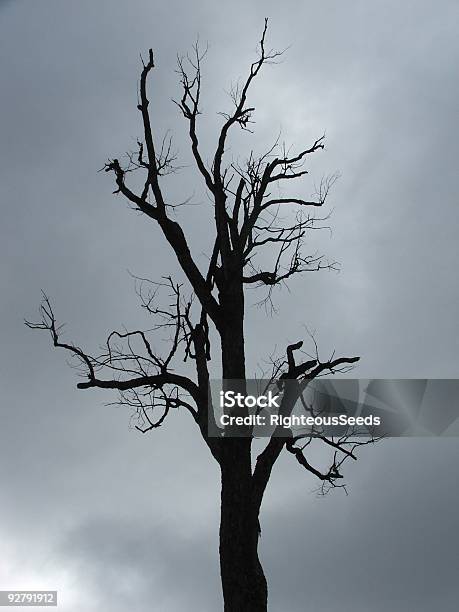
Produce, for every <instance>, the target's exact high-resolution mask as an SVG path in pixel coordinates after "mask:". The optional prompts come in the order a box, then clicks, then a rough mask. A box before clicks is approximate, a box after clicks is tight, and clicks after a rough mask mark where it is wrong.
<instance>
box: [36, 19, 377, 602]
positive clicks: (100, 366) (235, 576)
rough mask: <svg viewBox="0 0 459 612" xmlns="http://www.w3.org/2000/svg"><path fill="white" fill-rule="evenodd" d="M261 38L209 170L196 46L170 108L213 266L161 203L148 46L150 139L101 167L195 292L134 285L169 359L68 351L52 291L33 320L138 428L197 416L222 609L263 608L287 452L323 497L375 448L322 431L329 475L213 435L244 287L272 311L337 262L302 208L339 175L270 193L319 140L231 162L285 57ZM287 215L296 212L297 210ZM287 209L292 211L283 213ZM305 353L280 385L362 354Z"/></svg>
mask: <svg viewBox="0 0 459 612" xmlns="http://www.w3.org/2000/svg"><path fill="white" fill-rule="evenodd" d="M266 32H267V20H265V24H264V29H263V33H262V36H261V40H260V42H259V51H258V53H259V54H258V57H257V59H256V60H255V61H254V62H253V63H252V64H251V66H250V69H249V72H248V76H247V77H246V79H245V81H244V82H243V83H242V84H241V85H239V86H235V87H234V88H233V89H232V91H231V97H232V102H233V109H232V112H229V113H227V114H223V122H222V127H221V130H220V132H219V134H218V142H217V146H216V149H215V153H214V155H213V161H212V163H211V164H210V165H209V164H207V163H206V161H205V159H204V157H203V155H202V153H201V149H200V143H199V139H198V129H197V127H198V126H197V120H198V115H199V114H200V99H201V74H202V73H201V62H202V60H203V57H204V53H201V51H200V49H199V46H198V45H196V46H195V47H194V49H193V53H192V54H191V55H189V56H187V57H186V58H183V59H179V61H178V73H179V76H180V82H181V98H180V99H179V100H177V101H176V102H175V103H176V104H177V106H178V108H179V109H180V112H181V114H182V115H183V118H184V119H185V121H186V123H187V128H188V133H189V139H190V143H191V151H192V155H193V159H194V163H195V168H196V171H197V176H198V177H199V178H200V180H202V181H203V182H204V184H205V187H206V190H207V192H208V194H209V195H210V198H211V200H212V203H213V209H214V215H215V225H213V224H212V223H211V224H210V226H209V231H210V230H211V229H212V231H214V233H215V240H214V247H213V251H212V254H211V256H210V259H209V264H208V268H207V270H206V271H205V272H203V271H202V270H201V269H200V268H199V267H198V265H197V263H196V260H195V258H193V255H192V253H191V250H190V247H189V242H188V239H187V237H186V234H185V229H184V227H182V226H181V225H180V223H179V222H177V220H176V218H175V217H174V216H173V215H172V214H171V213H172V209H173V205H172V206H171V205H170V204H168V203H167V199H166V198H165V196H164V193H163V185H162V177H163V176H164V175H166V174H169V173H170V172H172V171H174V162H175V154H174V153H173V150H172V146H171V141H170V139H167V138H166V139H164V140H163V141H162V143H161V144H159V146H157V144H156V142H155V139H154V136H153V129H152V115H151V113H150V104H149V98H148V93H147V82H148V80H149V77H150V75H151V73H152V71H153V68H154V66H155V64H154V57H153V52H152V50H150V51H149V55H148V61H146V62H144V63H143V69H142V71H141V76H140V83H139V92H138V95H139V103H138V110H139V111H140V113H141V117H142V124H143V132H144V136H143V139H142V141H139V142H138V149H137V150H136V151H135V153H134V154H130V155H129V156H128V160H129V161H128V162H127V163H126V164H122V163H121V162H120V161H119V160H118V159H111V160H109V161H108V162H107V164H106V165H105V171H106V172H108V173H112V174H113V176H114V180H115V182H116V186H117V187H116V191H115V193H118V194H121V195H122V196H124V198H125V199H126V200H127V201H128V202H129V203H130V205H131V206H132V207H133V208H134V209H135V210H137V211H140V212H141V213H143V214H144V215H145V217H146V218H147V219H148V220H151V221H152V222H153V224H154V225H156V226H157V227H158V228H159V232H160V233H161V234H162V235H163V237H164V238H165V239H166V241H167V242H168V243H169V245H170V247H171V248H172V251H173V252H174V254H175V257H176V259H177V262H178V264H179V265H180V268H181V270H182V272H183V273H184V275H185V277H186V280H187V282H188V284H189V289H188V291H189V294H188V295H187V294H186V292H185V291H184V288H183V285H181V284H179V283H178V282H175V281H174V280H173V279H172V278H171V277H167V278H163V279H162V280H161V281H159V282H157V283H155V282H153V281H150V280H141V281H140V282H139V285H137V287H138V294H139V296H140V298H141V301H142V305H143V306H144V307H145V308H146V309H147V311H148V312H149V313H150V314H151V315H152V316H154V317H156V318H157V325H156V326H155V330H156V331H157V332H160V330H161V329H166V330H168V331H169V333H170V334H169V337H170V343H169V346H168V350H167V352H166V354H164V355H161V354H158V353H157V352H155V350H154V349H153V344H152V342H151V340H150V338H151V333H152V332H151V330H150V331H148V332H147V331H142V330H133V331H125V332H122V333H121V332H116V331H114V332H112V333H111V334H110V335H109V337H108V339H107V341H106V345H105V348H104V350H103V351H102V353H101V354H99V355H97V356H93V355H90V354H88V353H87V352H86V351H84V350H83V349H81V348H79V347H78V346H77V345H74V344H71V343H65V342H63V341H62V340H61V333H60V326H59V325H58V323H57V321H56V318H55V315H54V312H53V308H52V306H51V303H50V300H49V299H48V298H47V297H46V295H44V298H43V301H42V304H41V307H40V310H41V320H40V321H39V322H36V323H33V322H28V321H26V324H27V325H28V326H29V327H31V328H34V329H44V330H48V331H49V332H50V334H51V338H52V342H53V344H54V346H55V347H58V348H63V349H65V350H66V351H68V352H70V353H71V354H72V355H73V356H74V357H76V359H77V360H78V361H79V363H80V365H81V366H82V369H83V370H84V374H85V380H84V381H83V382H79V383H78V385H77V386H78V388H79V389H90V388H93V387H98V388H103V389H116V390H118V391H119V393H120V402H121V403H123V404H126V405H128V406H132V407H133V408H134V409H135V411H136V414H137V415H138V417H139V422H138V424H137V428H138V429H140V430H141V431H142V432H147V431H150V430H153V429H156V428H158V427H160V426H161V424H162V423H163V422H164V420H165V419H166V418H167V416H168V413H169V411H170V410H171V409H172V408H177V407H180V408H183V409H185V410H186V411H188V412H189V413H190V414H191V416H192V418H193V419H194V421H195V423H196V425H197V428H198V430H199V431H200V434H201V436H202V439H203V440H204V442H205V444H206V445H207V447H208V449H209V451H210V453H211V455H212V456H213V458H214V459H215V461H216V462H217V463H218V465H219V468H220V472H221V522H220V544H219V553H220V570H221V579H222V587H223V598H224V609H225V611H227V612H242V611H243V612H247V611H251V612H262V611H266V610H267V592H268V591H267V583H266V579H265V575H264V572H263V569H262V566H261V564H260V560H259V556H258V541H259V535H260V534H259V514H260V507H261V503H262V500H263V495H264V493H265V490H266V487H267V485H268V482H269V480H270V476H271V472H272V469H273V466H274V464H275V463H276V460H277V459H278V457H279V455H280V454H281V452H283V451H286V452H288V453H291V454H292V455H293V457H294V458H295V459H296V460H297V462H298V463H299V464H300V465H301V466H302V467H303V468H305V469H306V470H307V471H308V472H310V473H312V474H313V475H314V477H316V478H317V479H319V481H320V485H321V487H322V491H323V492H325V491H327V490H328V489H329V488H332V487H339V486H343V485H342V484H341V483H342V480H341V479H342V473H341V467H342V464H343V462H344V461H346V460H347V459H349V458H352V459H355V458H356V456H355V453H354V451H355V449H356V447H358V446H360V445H362V444H365V443H368V442H369V441H370V440H368V441H365V442H364V441H362V440H361V439H360V440H358V439H355V438H352V437H349V436H344V437H341V438H338V439H336V438H332V437H327V436H325V435H321V434H320V433H316V434H315V436H314V439H316V440H320V441H321V442H323V443H324V444H326V445H327V447H328V448H330V449H331V450H332V452H333V455H332V458H331V464H330V466H329V467H328V469H326V470H324V471H322V470H320V469H318V468H317V467H314V466H313V465H312V464H311V463H310V459H307V458H306V456H305V450H307V449H306V447H307V445H308V443H309V442H310V441H311V439H312V437H310V438H309V439H306V440H304V439H303V440H301V441H300V440H299V439H298V438H293V437H290V438H288V437H287V438H286V437H275V436H273V437H271V438H270V439H269V440H268V441H267V443H266V446H265V448H264V450H263V451H262V452H261V453H260V454H259V455H258V457H257V458H256V459H255V460H254V462H253V465H252V457H251V450H252V442H253V440H252V438H251V437H250V436H249V437H234V438H230V437H228V438H218V437H212V436H210V435H209V431H208V422H209V418H212V415H210V414H209V410H208V387H209V361H210V359H211V357H212V358H214V353H219V354H220V357H221V376H222V378H223V379H231V380H233V379H237V380H240V381H244V380H246V365H245V343H246V332H245V329H244V310H245V301H244V294H245V290H246V288H247V286H249V285H250V286H255V287H260V288H262V287H265V288H266V289H265V291H267V294H266V295H265V297H264V298H263V299H265V300H266V301H267V303H270V300H271V291H272V289H273V287H275V286H276V285H279V284H282V283H284V282H285V281H286V280H287V279H289V278H290V277H293V276H295V275H298V274H301V273H303V272H310V271H318V270H321V269H323V268H333V267H334V264H333V263H330V262H327V260H326V259H325V258H324V257H323V256H321V255H317V254H314V255H308V254H305V253H304V252H303V248H304V237H305V235H306V234H307V232H308V230H309V229H312V228H313V227H314V226H315V225H314V224H315V223H317V219H316V218H315V217H314V216H313V215H312V214H310V213H308V214H307V213H306V212H305V211H310V210H311V209H314V208H317V207H319V208H320V207H322V206H323V205H324V203H325V201H326V198H327V195H328V192H329V189H330V187H331V185H332V183H333V180H334V178H333V177H331V178H328V179H324V180H323V181H322V182H321V184H320V186H319V188H318V189H317V194H316V197H314V198H312V199H303V198H302V197H290V196H285V197H279V196H278V195H273V193H274V192H275V193H279V191H276V190H275V189H273V187H275V186H278V185H287V184H288V185H289V187H290V185H291V184H293V183H294V182H295V181H297V180H298V179H302V178H304V177H305V176H306V175H307V170H306V167H305V165H306V162H307V161H308V160H309V158H310V157H311V156H313V155H314V154H315V153H317V152H318V151H320V150H322V149H323V148H324V137H323V136H321V137H320V138H317V140H315V142H313V143H312V144H311V145H309V146H307V147H304V148H302V149H300V150H297V151H296V152H294V153H291V152H290V151H289V149H287V148H286V147H285V146H284V145H281V144H280V143H279V141H278V140H277V141H276V142H275V144H274V145H273V146H272V147H271V148H270V149H269V150H268V151H267V152H265V153H264V154H263V155H261V156H256V155H255V154H254V153H253V152H252V153H250V154H249V156H248V158H247V159H246V161H245V162H238V163H234V162H226V160H225V149H226V148H227V144H228V139H229V136H230V133H231V132H232V130H233V129H234V128H241V129H242V130H248V129H249V126H250V125H251V124H252V123H253V121H252V118H253V113H254V110H255V109H254V108H253V107H251V106H249V104H248V94H249V90H250V87H251V85H252V83H253V81H254V80H255V79H256V77H257V76H258V74H259V73H260V71H261V69H262V67H263V66H264V65H265V64H267V63H270V62H273V61H275V60H276V58H278V57H279V55H280V53H279V52H276V51H269V50H267V48H266ZM133 171H137V172H138V173H139V174H140V173H143V178H142V187H141V188H140V189H139V190H135V188H134V187H132V186H129V182H128V178H129V173H130V172H133ZM292 208H294V210H295V211H296V212H295V213H294V214H292ZM287 210H288V214H284V212H285V211H287ZM265 253H269V254H271V255H272V254H273V253H274V256H273V265H272V267H271V268H270V269H266V268H265V267H264V266H263V264H262V263H257V262H261V261H266V258H263V257H261V256H260V255H261V254H265ZM163 290H164V291H166V293H167V295H168V297H169V298H171V299H170V300H169V302H170V303H169V304H168V305H167V306H164V307H162V306H161V305H158V297H159V295H160V293H161V291H163ZM190 295H191V297H190ZM212 338H214V339H215V338H219V343H220V346H218V344H217V348H215V347H213V346H212V347H211V344H212V343H213V340H212ZM301 347H302V342H298V343H296V344H291V345H289V346H288V347H287V348H286V351H285V356H284V357H280V358H278V359H274V360H273V362H272V373H271V374H272V376H273V377H276V376H277V377H278V378H286V379H296V380H298V381H302V382H303V383H307V382H308V381H310V380H312V379H314V378H316V377H318V376H321V375H324V374H327V373H329V374H331V373H335V372H343V371H347V370H348V369H349V368H351V367H352V364H354V363H355V362H357V361H358V359H359V358H358V357H340V358H335V357H334V356H332V357H331V358H330V359H328V360H326V361H321V360H320V358H319V353H318V351H316V354H315V356H314V357H313V358H309V359H308V360H306V361H303V360H301V359H299V358H298V356H301V355H302V354H303V352H302V351H301ZM211 348H212V352H211ZM316 348H317V347H316ZM178 358H180V359H178ZM184 360H185V361H189V362H191V363H192V364H193V370H194V374H193V375H192V376H188V375H185V374H183V373H182V374H180V373H178V372H179V367H180V361H181V362H182V363H183V361H184ZM182 371H183V370H182Z"/></svg>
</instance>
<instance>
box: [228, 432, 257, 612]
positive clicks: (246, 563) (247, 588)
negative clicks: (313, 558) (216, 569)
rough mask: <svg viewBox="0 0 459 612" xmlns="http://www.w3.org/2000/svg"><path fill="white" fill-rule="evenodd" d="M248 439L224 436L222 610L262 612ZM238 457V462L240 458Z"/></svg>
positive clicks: (255, 512)
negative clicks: (247, 457) (247, 458)
mask: <svg viewBox="0 0 459 612" xmlns="http://www.w3.org/2000/svg"><path fill="white" fill-rule="evenodd" d="M249 442H250V440H248V439H246V438H228V439H227V440H226V441H225V447H226V448H225V455H226V457H225V463H226V462H227V463H228V465H227V466H225V465H223V466H222V471H221V477H222V491H221V522H220V570H221V578H222V587H223V599H224V611H225V612H266V610H267V600H268V589H267V584H266V578H265V576H264V573H263V568H262V567H261V564H260V561H259V558H258V538H259V523H258V511H255V507H254V504H253V502H252V495H251V494H252V483H251V472H250V463H248V465H247V461H245V460H244V458H245V457H246V456H247V449H248V451H249V452H248V455H249V458H250V446H249V444H248V443H249ZM241 458H242V461H241Z"/></svg>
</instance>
